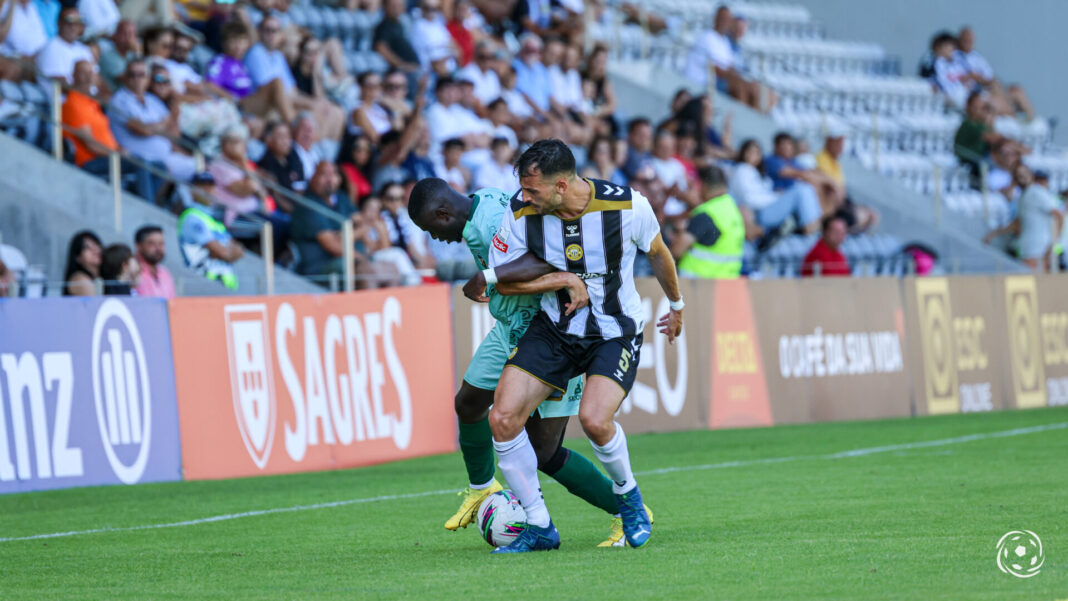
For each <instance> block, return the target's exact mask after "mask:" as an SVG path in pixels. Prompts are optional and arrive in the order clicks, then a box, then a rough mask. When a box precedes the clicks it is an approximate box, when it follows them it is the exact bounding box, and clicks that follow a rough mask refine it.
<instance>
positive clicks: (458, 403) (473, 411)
mask: <svg viewBox="0 0 1068 601" xmlns="http://www.w3.org/2000/svg"><path fill="white" fill-rule="evenodd" d="M453 409H455V410H456V417H457V419H459V420H460V423H461V424H473V423H475V422H477V421H479V420H481V419H482V418H483V417H485V416H486V410H487V409H488V407H487V406H486V405H485V404H484V403H482V402H481V401H480V400H479V399H478V398H477V397H476V396H475V395H472V394H466V393H465V391H464V390H462V389H461V390H460V391H459V392H457V393H456V397H454V398H453Z"/></svg>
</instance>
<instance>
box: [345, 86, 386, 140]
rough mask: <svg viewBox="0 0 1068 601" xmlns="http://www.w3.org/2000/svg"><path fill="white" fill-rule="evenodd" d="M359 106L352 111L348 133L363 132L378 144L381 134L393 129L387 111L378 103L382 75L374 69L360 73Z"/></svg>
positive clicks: (356, 134) (357, 133)
mask: <svg viewBox="0 0 1068 601" xmlns="http://www.w3.org/2000/svg"><path fill="white" fill-rule="evenodd" d="M358 81H359V84H360V106H358V107H356V109H355V110H353V111H352V122H351V123H349V133H351V134H352V135H354V136H358V135H360V134H363V135H365V136H367V137H368V138H369V139H370V140H371V142H372V143H374V144H376V145H377V144H378V140H379V138H380V137H381V136H382V134H384V133H386V132H388V131H390V130H392V129H393V121H392V120H391V119H390V116H389V112H388V111H386V109H385V108H384V107H383V106H382V105H381V104H380V103H379V101H378V100H379V97H380V96H381V94H382V76H381V75H379V74H378V73H375V72H374V71H366V72H364V73H361V74H360V77H359V79H358Z"/></svg>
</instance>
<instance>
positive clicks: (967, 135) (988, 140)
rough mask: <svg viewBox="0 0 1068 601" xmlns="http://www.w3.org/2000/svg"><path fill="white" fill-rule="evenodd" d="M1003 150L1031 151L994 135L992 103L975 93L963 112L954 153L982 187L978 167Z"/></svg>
mask: <svg viewBox="0 0 1068 601" xmlns="http://www.w3.org/2000/svg"><path fill="white" fill-rule="evenodd" d="M1003 146H1008V147H1011V149H1012V150H1015V151H1016V152H1018V153H1020V154H1026V153H1027V152H1028V151H1029V150H1030V149H1028V148H1027V147H1025V146H1023V145H1021V144H1020V143H1019V142H1016V141H1014V140H1010V139H1009V138H1006V137H1005V136H1003V135H1001V134H999V133H997V132H996V131H994V115H993V108H992V107H991V105H990V102H989V101H988V100H987V99H986V97H985V96H984V95H983V93H982V92H972V94H971V95H970V96H968V102H967V104H966V105H965V109H964V120H963V121H961V124H960V127H959V128H957V133H956V134H955V135H954V136H953V153H954V154H956V155H957V158H958V159H959V160H960V162H961V163H962V164H964V165H967V166H968V167H969V168H970V169H971V171H972V176H973V182H974V185H975V187H976V188H978V187H979V183H978V177H979V164H980V163H982V162H983V161H984V160H988V159H989V158H990V157H991V151H992V150H995V149H999V148H1001V147H1003Z"/></svg>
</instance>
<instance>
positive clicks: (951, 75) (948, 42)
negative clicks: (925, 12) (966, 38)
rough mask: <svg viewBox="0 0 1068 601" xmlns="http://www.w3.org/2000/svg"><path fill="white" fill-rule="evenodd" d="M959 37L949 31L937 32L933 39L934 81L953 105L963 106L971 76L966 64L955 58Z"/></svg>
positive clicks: (966, 98)
mask: <svg viewBox="0 0 1068 601" xmlns="http://www.w3.org/2000/svg"><path fill="white" fill-rule="evenodd" d="M956 52H957V38H955V37H953V34H951V33H949V32H948V31H943V32H941V33H939V34H937V35H936V36H935V37H934V39H933V40H931V54H932V55H933V56H934V73H933V83H934V84H935V85H936V86H937V87H938V89H940V90H942V93H943V94H945V95H946V97H948V98H949V100H950V102H951V103H952V104H953V106H955V107H957V108H963V107H964V105H965V103H966V102H967V100H968V93H969V91H970V89H971V87H970V83H971V76H970V75H969V74H968V71H967V70H966V69H965V68H964V65H963V64H962V63H961V62H960V61H957V60H955V56H954V55H955V54H956Z"/></svg>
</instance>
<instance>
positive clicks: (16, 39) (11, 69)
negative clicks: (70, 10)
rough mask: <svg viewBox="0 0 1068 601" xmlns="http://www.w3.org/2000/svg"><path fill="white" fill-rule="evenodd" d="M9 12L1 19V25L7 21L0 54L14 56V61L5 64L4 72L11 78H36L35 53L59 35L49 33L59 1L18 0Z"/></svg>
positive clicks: (54, 20) (56, 16) (8, 6)
mask: <svg viewBox="0 0 1068 601" xmlns="http://www.w3.org/2000/svg"><path fill="white" fill-rule="evenodd" d="M6 13H7V14H5V15H3V18H2V19H0V27H3V25H2V24H3V23H6V24H7V25H6V27H7V35H5V36H3V43H2V44H0V54H2V55H3V56H5V57H10V58H11V62H10V63H7V64H5V65H4V74H5V75H6V76H8V77H10V78H11V79H36V65H35V63H34V57H35V56H37V53H38V52H40V51H41V49H42V48H44V47H45V44H47V43H48V39H49V38H50V37H52V36H53V35H55V33H52V34H51V35H49V32H48V28H49V27H50V26H51V27H54V26H55V23H56V19H57V18H58V16H59V3H58V2H52V3H48V2H36V1H34V0H14V1H13V2H10V3H9V4H8V5H7V11H6Z"/></svg>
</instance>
